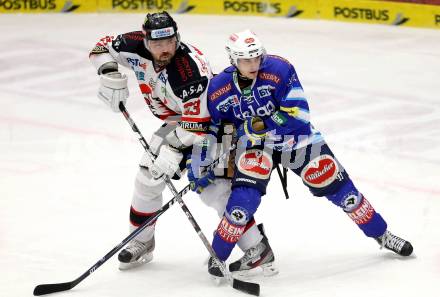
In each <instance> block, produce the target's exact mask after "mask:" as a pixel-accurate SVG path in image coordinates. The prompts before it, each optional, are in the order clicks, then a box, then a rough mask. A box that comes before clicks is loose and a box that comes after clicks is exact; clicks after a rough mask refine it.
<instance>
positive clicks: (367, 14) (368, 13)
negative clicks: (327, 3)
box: [333, 6, 390, 21]
mask: <svg viewBox="0 0 440 297" xmlns="http://www.w3.org/2000/svg"><path fill="white" fill-rule="evenodd" d="M389 14H390V12H389V10H387V9H371V8H361V7H339V6H335V7H334V8H333V15H334V16H335V17H342V18H345V19H361V20H376V21H388V20H389V19H390V16H389Z"/></svg>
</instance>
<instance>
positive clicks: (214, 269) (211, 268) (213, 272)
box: [208, 257, 224, 285]
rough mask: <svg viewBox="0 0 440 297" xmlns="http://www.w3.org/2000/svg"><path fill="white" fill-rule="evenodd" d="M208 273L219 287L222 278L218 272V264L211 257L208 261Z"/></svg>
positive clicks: (221, 274)
mask: <svg viewBox="0 0 440 297" xmlns="http://www.w3.org/2000/svg"><path fill="white" fill-rule="evenodd" d="M208 273H209V275H210V276H211V279H212V280H213V281H214V283H215V284H216V285H220V284H221V283H222V281H223V279H224V276H223V273H222V271H221V270H220V264H219V263H218V262H217V261H215V260H214V258H212V257H209V260H208Z"/></svg>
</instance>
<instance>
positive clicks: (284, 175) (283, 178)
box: [277, 164, 289, 199]
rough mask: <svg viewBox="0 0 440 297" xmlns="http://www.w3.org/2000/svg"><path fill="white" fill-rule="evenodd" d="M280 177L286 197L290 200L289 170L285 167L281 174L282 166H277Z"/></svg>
mask: <svg viewBox="0 0 440 297" xmlns="http://www.w3.org/2000/svg"><path fill="white" fill-rule="evenodd" d="M277 172H278V176H279V177H280V181H281V185H282V187H283V191H284V196H286V199H289V192H288V191H287V169H286V168H284V167H283V172H284V174H283V173H281V169H280V164H278V165H277Z"/></svg>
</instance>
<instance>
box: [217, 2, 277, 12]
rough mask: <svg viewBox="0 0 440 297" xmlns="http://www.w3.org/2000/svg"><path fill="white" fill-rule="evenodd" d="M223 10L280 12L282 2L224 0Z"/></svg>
mask: <svg viewBox="0 0 440 297" xmlns="http://www.w3.org/2000/svg"><path fill="white" fill-rule="evenodd" d="M223 10H224V11H235V12H250V13H255V12H257V13H267V12H273V13H280V12H281V3H279V2H275V3H268V2H267V1H242V2H240V1H223Z"/></svg>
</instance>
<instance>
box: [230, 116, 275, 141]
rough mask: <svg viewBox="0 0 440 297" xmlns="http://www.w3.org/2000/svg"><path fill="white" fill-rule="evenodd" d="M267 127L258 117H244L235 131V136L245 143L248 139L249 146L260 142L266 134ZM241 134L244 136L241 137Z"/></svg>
mask: <svg viewBox="0 0 440 297" xmlns="http://www.w3.org/2000/svg"><path fill="white" fill-rule="evenodd" d="M267 132H268V129H266V128H265V125H264V122H263V120H262V119H261V118H259V117H250V118H246V119H245V121H244V122H243V124H241V126H240V127H239V129H238V131H237V136H238V139H239V140H240V141H243V142H244V143H246V141H249V142H250V144H251V146H254V145H256V144H261V140H263V139H264V138H265V137H266V136H267ZM242 136H245V137H243V138H242Z"/></svg>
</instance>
